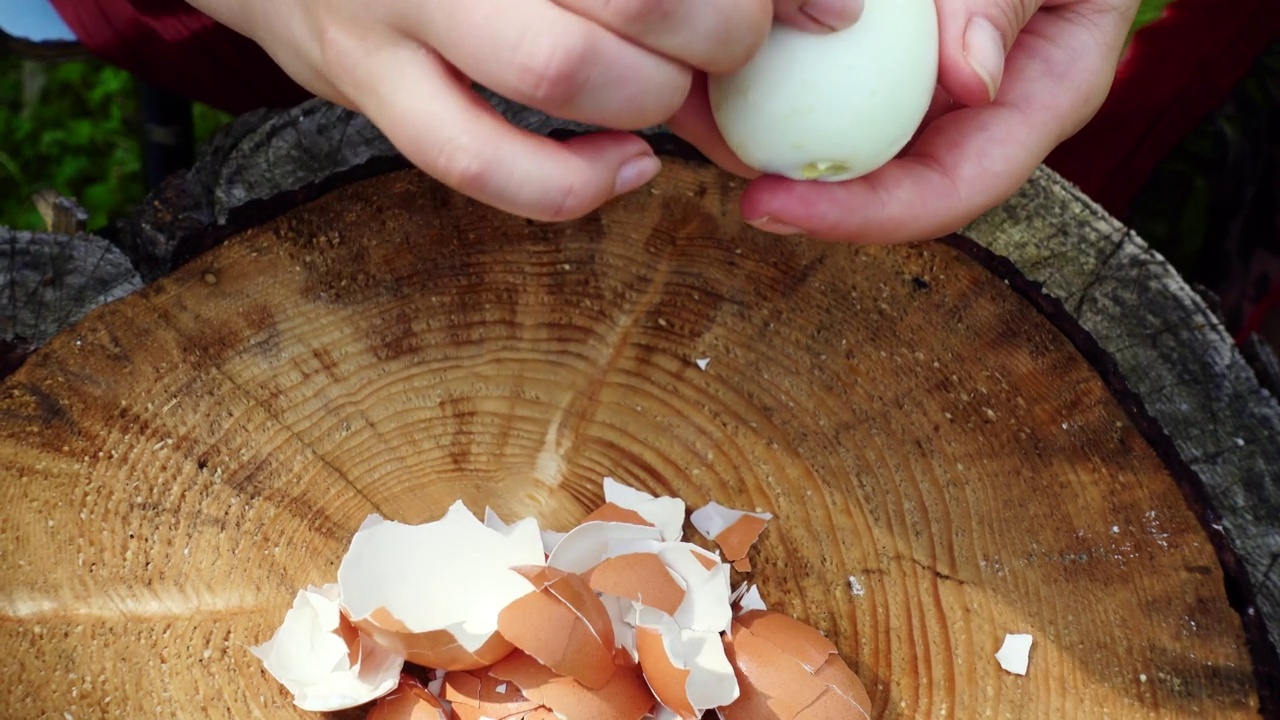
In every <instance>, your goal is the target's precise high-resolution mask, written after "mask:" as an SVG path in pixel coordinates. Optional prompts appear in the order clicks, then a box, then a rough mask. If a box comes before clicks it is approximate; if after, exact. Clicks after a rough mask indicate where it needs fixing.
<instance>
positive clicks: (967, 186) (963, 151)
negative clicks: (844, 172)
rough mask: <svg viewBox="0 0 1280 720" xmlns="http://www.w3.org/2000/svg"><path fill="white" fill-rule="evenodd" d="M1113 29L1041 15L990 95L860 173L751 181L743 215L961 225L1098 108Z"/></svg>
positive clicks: (931, 233)
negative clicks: (846, 178)
mask: <svg viewBox="0 0 1280 720" xmlns="http://www.w3.org/2000/svg"><path fill="white" fill-rule="evenodd" d="M1115 34H1118V35H1119V40H1117V41H1116V43H1122V42H1123V37H1124V28H1123V27H1122V26H1121V27H1112V28H1108V29H1106V30H1103V29H1102V28H1101V26H1100V25H1099V24H1098V23H1096V22H1081V21H1080V18H1079V17H1076V16H1074V15H1073V11H1070V10H1067V9H1065V8H1064V9H1062V10H1061V11H1058V10H1057V9H1055V10H1053V11H1050V10H1045V11H1042V12H1040V13H1039V14H1037V15H1036V17H1035V18H1034V19H1033V20H1032V21H1031V22H1030V23H1029V24H1028V26H1027V28H1026V29H1025V30H1024V31H1023V33H1022V35H1021V36H1020V37H1019V40H1018V43H1017V46H1016V48H1015V50H1014V53H1013V54H1012V55H1011V56H1010V59H1011V62H1010V63H1009V66H1008V68H1007V70H1006V74H1005V79H1004V85H1003V87H1002V89H1001V92H1000V96H999V98H998V99H997V100H996V102H994V103H992V104H990V105H985V106H982V107H976V108H963V109H960V110H956V111H954V112H951V113H949V114H946V115H943V116H941V117H939V118H938V119H937V120H935V121H934V122H932V123H931V124H930V125H928V126H927V127H926V128H925V129H924V130H923V132H922V133H921V134H920V136H919V138H918V139H917V140H916V142H915V144H914V145H913V146H912V148H911V150H910V151H909V152H908V153H907V154H906V155H904V156H902V157H900V158H898V159H896V160H894V161H892V162H890V163H889V164H888V165H886V166H885V167H884V168H881V169H880V170H878V171H876V172H874V173H872V174H871V175H868V176H866V177H864V178H861V179H858V180H853V181H850V182H846V183H835V184H822V183H803V182H795V181H790V180H785V179H782V178H777V177H765V178H761V179H759V180H756V181H754V182H753V183H752V184H751V185H750V186H749V187H748V188H747V190H746V191H745V192H744V193H743V197H742V201H741V203H742V212H743V217H745V218H747V219H748V220H749V221H752V222H753V224H756V225H758V226H760V227H762V228H763V229H766V230H770V231H774V232H777V231H782V232H789V231H793V230H794V231H805V232H808V233H809V234H810V235H813V236H815V237H819V238H825V239H830V240H842V241H848V242H857V243H876V244H880V243H893V242H903V241H910V240H921V239H926V238H932V237H938V236H941V235H945V234H947V233H950V232H954V231H956V230H959V229H960V228H961V227H962V226H964V225H965V224H967V223H968V222H970V221H971V220H972V219H974V218H976V217H977V216H979V215H980V214H982V213H983V212H985V211H986V210H988V209H990V208H992V207H994V206H996V205H998V204H999V203H1000V202H1003V201H1004V200H1005V199H1007V198H1008V197H1009V196H1010V195H1012V194H1013V193H1014V192H1015V191H1016V190H1017V189H1018V187H1020V186H1021V185H1022V183H1023V182H1025V181H1026V179H1027V178H1028V177H1030V176H1031V173H1032V172H1033V171H1034V170H1035V168H1036V166H1037V165H1038V164H1039V163H1040V161H1041V160H1043V159H1044V157H1045V156H1046V155H1048V153H1049V151H1050V150H1051V149H1052V148H1053V147H1055V146H1056V145H1057V144H1058V143H1060V142H1061V141H1062V140H1064V139H1066V138H1067V137H1068V136H1070V135H1071V134H1073V133H1074V132H1075V131H1076V130H1078V129H1079V128H1080V127H1081V126H1082V125H1083V124H1084V123H1085V122H1086V121H1087V120H1088V118H1089V117H1091V116H1092V115H1093V113H1094V112H1095V111H1096V109H1097V107H1098V106H1099V105H1101V103H1102V100H1103V98H1104V97H1105V96H1106V93H1107V90H1108V88H1109V87H1110V84H1111V77H1112V76H1113V75H1114V70H1115V58H1116V57H1117V56H1118V50H1115V47H1107V46H1106V42H1107V41H1103V46H1102V47H1100V46H1099V43H1100V38H1102V37H1104V36H1105V37H1108V38H1109V37H1111V36H1112V35H1115ZM1116 47H1118V45H1117V46H1116ZM1113 51H1114V53H1113ZM1046 78H1052V80H1051V81H1047V80H1046Z"/></svg>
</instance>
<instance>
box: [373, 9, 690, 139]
mask: <svg viewBox="0 0 1280 720" xmlns="http://www.w3.org/2000/svg"><path fill="white" fill-rule="evenodd" d="M396 7H397V8H399V10H397V11H396V13H395V14H394V16H393V17H392V26H393V27H397V28H399V29H401V31H402V32H404V33H405V34H406V35H408V36H410V37H413V38H415V39H416V40H418V41H419V42H421V43H423V44H425V45H427V46H429V47H432V48H434V49H435V50H436V51H437V52H439V54H440V55H442V56H443V57H446V58H448V59H449V62H450V63H451V64H452V65H454V66H455V67H457V68H458V70H459V71H461V72H462V73H463V74H465V75H466V76H468V77H470V78H472V79H474V80H475V81H476V82H478V83H480V84H481V85H484V86H485V87H487V88H489V89H491V90H493V91H494V92H497V93H498V94H500V95H503V96H505V97H507V98H509V99H511V100H515V101H516V102H519V103H523V104H525V105H530V106H532V107H536V108H538V109H539V110H542V111H544V112H546V113H548V114H551V115H554V116H557V117H561V118H565V119H569V120H577V121H579V122H584V123H588V124H592V125H601V126H605V127H611V128H618V129H623V130H634V129H639V128H643V127H647V126H650V125H657V124H659V123H661V122H662V121H664V120H666V119H667V118H668V117H670V116H671V114H672V113H674V112H675V111H676V109H677V108H679V107H680V103H681V102H682V101H683V99H684V97H685V95H686V94H687V93H688V91H689V83H690V79H691V77H692V71H691V70H690V69H689V68H687V67H685V66H683V65H681V64H679V63H677V62H676V61H674V60H671V59H669V58H666V57H663V56H661V55H657V54H654V53H651V52H649V51H647V50H645V49H644V48H641V47H639V46H637V45H635V44H633V43H631V42H628V41H627V40H624V39H623V38H621V37H619V36H617V35H615V34H613V33H611V32H609V31H608V30H606V29H605V28H603V27H601V26H599V25H597V24H596V23H594V22H592V21H591V20H588V19H586V18H584V17H581V16H579V15H576V14H574V13H572V12H569V11H568V10H565V9H564V8H562V7H559V6H557V5H554V4H552V3H550V2H509V1H508V0H465V1H458V2H450V1H444V0H440V1H436V2H426V3H403V4H400V5H397V6H396ZM402 87H405V88H408V87H411V86H409V85H406V84H402Z"/></svg>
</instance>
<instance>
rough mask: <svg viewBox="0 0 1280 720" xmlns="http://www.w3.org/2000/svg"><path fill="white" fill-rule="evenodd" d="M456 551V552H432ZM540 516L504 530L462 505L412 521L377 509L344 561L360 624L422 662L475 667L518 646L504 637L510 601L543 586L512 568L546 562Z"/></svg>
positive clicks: (346, 589)
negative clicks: (501, 616) (501, 630)
mask: <svg viewBox="0 0 1280 720" xmlns="http://www.w3.org/2000/svg"><path fill="white" fill-rule="evenodd" d="M440 548H448V552H432V550H433V549H440ZM545 558H546V556H545V554H544V553H543V548H542V538H541V534H540V533H539V531H538V525H537V522H535V521H533V520H532V519H529V520H522V521H520V522H518V523H515V524H513V525H510V526H508V527H507V528H505V529H502V530H498V529H494V528H492V527H487V526H486V525H485V524H484V523H481V522H480V521H479V520H477V519H476V517H475V516H474V515H472V514H471V512H470V511H469V510H467V508H466V506H465V505H463V504H462V502H461V501H459V502H457V503H454V504H453V506H452V507H450V508H449V511H448V512H447V513H446V514H445V515H444V517H443V518H441V519H440V520H437V521H435V522H429V523H426V524H423V525H406V524H403V523H398V522H394V521H390V520H384V519H383V518H381V517H379V516H377V515H371V516H369V518H368V519H366V520H365V522H364V524H363V525H361V527H360V530H359V531H357V532H356V534H355V537H353V538H352V540H351V545H350V547H349V548H348V550H347V554H346V555H345V556H344V557H343V559H342V564H341V565H340V566H339V568H338V584H339V585H340V586H341V590H342V601H343V606H344V607H345V608H346V610H347V612H348V614H349V615H350V617H351V619H352V622H354V623H355V625H356V627H358V628H360V629H361V630H362V631H364V632H366V633H368V634H369V635H371V636H372V637H373V638H374V639H375V640H376V641H377V642H378V643H379V644H381V645H383V646H385V647H387V648H390V649H392V650H394V651H396V652H398V653H400V654H402V655H403V656H404V657H405V658H406V659H407V660H409V661H410V662H413V663H415V664H418V665H422V666H425V667H432V668H441V669H445V670H470V669H475V668H479V667H484V666H486V665H490V664H492V663H494V662H496V661H497V660H499V659H501V658H502V657H503V656H504V655H506V654H507V653H509V652H510V651H511V650H512V647H513V646H512V645H511V643H509V642H507V641H506V640H505V639H503V637H502V636H501V635H499V634H498V632H497V629H498V613H499V612H501V610H502V608H504V607H506V606H507V605H509V604H511V603H512V602H513V601H515V600H516V599H518V598H521V597H523V596H525V595H527V594H529V593H531V592H533V590H534V587H533V584H532V583H530V582H529V580H528V579H526V578H525V577H524V576H522V575H521V574H520V573H518V572H516V571H514V570H512V569H511V568H512V567H515V566H519V565H542V564H544V563H545Z"/></svg>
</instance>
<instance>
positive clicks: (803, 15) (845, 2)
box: [773, 0, 863, 32]
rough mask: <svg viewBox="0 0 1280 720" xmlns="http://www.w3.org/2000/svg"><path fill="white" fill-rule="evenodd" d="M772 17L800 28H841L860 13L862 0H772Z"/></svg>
mask: <svg viewBox="0 0 1280 720" xmlns="http://www.w3.org/2000/svg"><path fill="white" fill-rule="evenodd" d="M773 6H774V11H773V14H774V17H776V18H777V19H778V20H779V21H780V22H784V23H786V24H788V25H791V26H792V27H795V28H798V29H800V30H808V31H810V32H831V31H832V30H843V29H845V28H847V27H849V26H850V25H852V24H854V23H855V22H857V21H858V17H859V16H860V15H862V6H863V0H773Z"/></svg>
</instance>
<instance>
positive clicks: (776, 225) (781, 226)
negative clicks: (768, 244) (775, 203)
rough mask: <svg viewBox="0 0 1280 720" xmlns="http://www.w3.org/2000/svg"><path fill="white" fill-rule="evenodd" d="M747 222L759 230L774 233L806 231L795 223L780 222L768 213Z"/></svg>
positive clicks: (793, 233)
mask: <svg viewBox="0 0 1280 720" xmlns="http://www.w3.org/2000/svg"><path fill="white" fill-rule="evenodd" d="M747 224H748V225H750V226H751V227H753V228H755V229H757V230H763V231H765V232H767V233H773V234H774V235H799V234H800V233H802V232H804V231H803V230H801V229H800V228H798V227H796V226H794V225H788V224H786V223H782V222H778V221H777V220H774V219H773V218H771V217H769V216H768V215H765V216H764V217H760V218H756V219H755V220H748V221H747Z"/></svg>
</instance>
